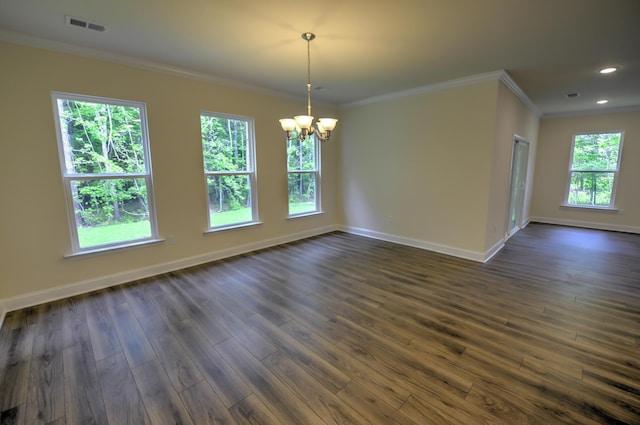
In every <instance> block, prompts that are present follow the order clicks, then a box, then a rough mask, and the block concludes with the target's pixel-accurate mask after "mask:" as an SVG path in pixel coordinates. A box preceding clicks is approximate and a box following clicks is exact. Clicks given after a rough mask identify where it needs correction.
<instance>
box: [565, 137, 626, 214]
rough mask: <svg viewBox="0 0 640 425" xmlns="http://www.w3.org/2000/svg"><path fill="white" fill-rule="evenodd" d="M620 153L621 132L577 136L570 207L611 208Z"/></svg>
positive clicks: (572, 164)
mask: <svg viewBox="0 0 640 425" xmlns="http://www.w3.org/2000/svg"><path fill="white" fill-rule="evenodd" d="M621 153H622V133H621V132H616V133H591V134H577V135H575V137H574V139H573V151H572V155H571V167H570V171H569V190H568V193H567V204H569V205H584V206H591V207H602V208H607V207H608V208H612V207H613V201H614V195H615V186H616V179H617V176H618V169H619V166H620V158H621Z"/></svg>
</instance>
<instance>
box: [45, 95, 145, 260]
mask: <svg viewBox="0 0 640 425" xmlns="http://www.w3.org/2000/svg"><path fill="white" fill-rule="evenodd" d="M53 98H54V101H55V110H54V113H55V115H56V128H57V133H58V145H59V152H60V162H61V168H62V174H63V180H64V183H65V191H66V192H67V200H68V203H69V210H70V212H71V214H70V215H71V216H73V220H71V221H72V222H73V226H72V229H71V230H72V231H71V233H72V240H73V241H72V244H73V248H74V251H82V250H85V249H89V248H95V247H98V246H112V245H116V246H117V245H122V244H125V243H130V242H132V241H138V240H144V239H149V238H155V237H156V233H157V232H156V230H155V229H156V225H155V217H154V214H153V203H152V197H151V172H150V171H151V167H150V160H149V149H148V140H147V130H146V114H145V108H144V105H143V104H140V103H134V102H126V101H119V100H115V99H103V98H93V97H88V96H78V95H69V94H63V93H54V94H53Z"/></svg>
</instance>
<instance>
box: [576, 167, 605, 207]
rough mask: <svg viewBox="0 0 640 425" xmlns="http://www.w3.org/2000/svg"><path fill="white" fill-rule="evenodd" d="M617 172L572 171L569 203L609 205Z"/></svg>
mask: <svg viewBox="0 0 640 425" xmlns="http://www.w3.org/2000/svg"><path fill="white" fill-rule="evenodd" d="M614 176H615V173H601V172H584V171H582V172H572V173H571V187H570V188H569V200H568V201H569V204H573V205H594V206H609V205H610V204H611V193H612V190H613V180H614Z"/></svg>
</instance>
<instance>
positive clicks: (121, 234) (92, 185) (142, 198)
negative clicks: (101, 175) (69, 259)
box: [70, 178, 152, 248]
mask: <svg viewBox="0 0 640 425" xmlns="http://www.w3.org/2000/svg"><path fill="white" fill-rule="evenodd" d="M70 184H71V192H72V199H73V210H74V215H75V220H76V228H77V230H78V242H79V245H80V247H81V248H87V247H92V246H98V245H104V244H112V243H117V242H124V241H134V240H139V239H145V238H149V237H151V235H152V232H151V223H150V221H149V203H148V198H147V185H146V182H145V179H143V178H139V179H100V180H72V181H71V182H70Z"/></svg>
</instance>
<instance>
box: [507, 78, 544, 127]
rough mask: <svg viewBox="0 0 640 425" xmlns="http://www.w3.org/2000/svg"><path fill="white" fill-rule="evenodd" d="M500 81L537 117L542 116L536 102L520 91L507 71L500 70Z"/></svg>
mask: <svg viewBox="0 0 640 425" xmlns="http://www.w3.org/2000/svg"><path fill="white" fill-rule="evenodd" d="M500 81H502V83H503V84H504V85H505V86H507V87H508V88H509V90H511V91H512V92H513V94H515V95H516V96H518V98H519V99H520V100H521V101H522V102H523V103H524V104H525V105H527V106H528V107H529V109H531V112H533V113H534V114H535V115H536V116H537V117H538V118H540V117H542V111H541V110H540V108H538V107H537V106H536V104H535V103H533V102H532V101H531V99H529V96H527V95H526V93H525V92H524V91H522V89H521V88H520V87H519V86H518V85H517V84H516V82H515V81H513V79H512V78H511V76H510V75H509V74H508V73H507V71H502V74H501V75H500Z"/></svg>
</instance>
